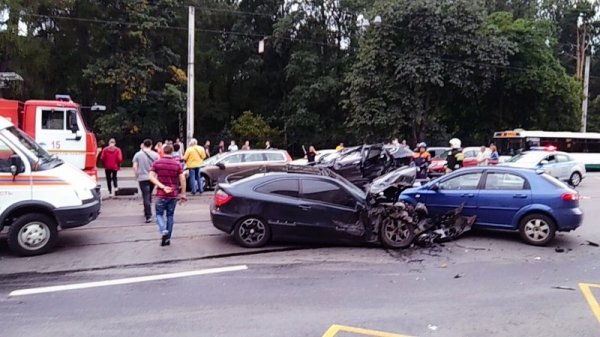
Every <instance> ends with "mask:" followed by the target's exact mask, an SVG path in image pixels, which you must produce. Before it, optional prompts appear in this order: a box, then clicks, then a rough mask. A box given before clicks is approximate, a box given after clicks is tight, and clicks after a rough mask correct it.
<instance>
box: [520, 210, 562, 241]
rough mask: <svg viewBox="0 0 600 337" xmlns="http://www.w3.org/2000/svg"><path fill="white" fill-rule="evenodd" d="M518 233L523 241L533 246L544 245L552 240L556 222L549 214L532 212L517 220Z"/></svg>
mask: <svg viewBox="0 0 600 337" xmlns="http://www.w3.org/2000/svg"><path fill="white" fill-rule="evenodd" d="M519 234H520V235H521V238H522V239H523V241H525V242H526V243H528V244H530V245H534V246H545V245H546V244H548V243H549V242H550V241H552V240H554V236H555V235H556V224H555V223H554V220H552V219H551V218H550V217H549V216H547V215H544V214H540V213H532V214H528V215H526V216H524V217H523V218H522V219H521V221H520V222H519Z"/></svg>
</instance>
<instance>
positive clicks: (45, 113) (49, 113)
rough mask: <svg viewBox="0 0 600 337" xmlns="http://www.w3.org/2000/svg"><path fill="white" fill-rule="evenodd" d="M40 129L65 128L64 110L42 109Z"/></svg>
mask: <svg viewBox="0 0 600 337" xmlns="http://www.w3.org/2000/svg"><path fill="white" fill-rule="evenodd" d="M42 129H44V130H65V112H64V111H61V110H42Z"/></svg>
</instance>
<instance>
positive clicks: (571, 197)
mask: <svg viewBox="0 0 600 337" xmlns="http://www.w3.org/2000/svg"><path fill="white" fill-rule="evenodd" d="M560 198H561V199H562V200H565V201H577V200H579V194H578V193H564V194H563V195H561V196H560Z"/></svg>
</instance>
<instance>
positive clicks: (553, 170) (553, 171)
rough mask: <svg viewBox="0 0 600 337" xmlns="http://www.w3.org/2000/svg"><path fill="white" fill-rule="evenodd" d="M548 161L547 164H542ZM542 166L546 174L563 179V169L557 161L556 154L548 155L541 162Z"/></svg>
mask: <svg viewBox="0 0 600 337" xmlns="http://www.w3.org/2000/svg"><path fill="white" fill-rule="evenodd" d="M544 161H546V162H547V163H546V164H542V162H544ZM540 165H541V167H542V168H543V169H544V170H546V173H548V174H549V175H551V176H553V177H555V178H557V179H561V178H560V176H561V169H560V166H559V165H558V161H557V160H556V155H554V154H550V155H547V156H546V157H544V158H543V159H542V160H541V161H540Z"/></svg>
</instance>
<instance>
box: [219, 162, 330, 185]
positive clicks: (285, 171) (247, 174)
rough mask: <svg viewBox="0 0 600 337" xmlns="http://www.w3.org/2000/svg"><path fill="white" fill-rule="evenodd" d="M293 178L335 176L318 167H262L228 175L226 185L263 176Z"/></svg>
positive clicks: (327, 170)
mask: <svg viewBox="0 0 600 337" xmlns="http://www.w3.org/2000/svg"><path fill="white" fill-rule="evenodd" d="M277 175H280V176H294V177H302V176H306V175H312V176H324V177H332V178H334V177H335V178H337V176H338V175H337V174H336V173H334V172H333V171H331V170H329V169H327V168H324V167H318V166H303V165H289V164H288V165H263V166H261V167H259V168H254V169H248V170H244V171H241V172H238V173H233V174H230V175H228V176H227V177H226V183H228V184H233V183H235V182H238V181H241V180H244V181H250V180H254V179H256V178H259V177H265V176H277Z"/></svg>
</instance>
